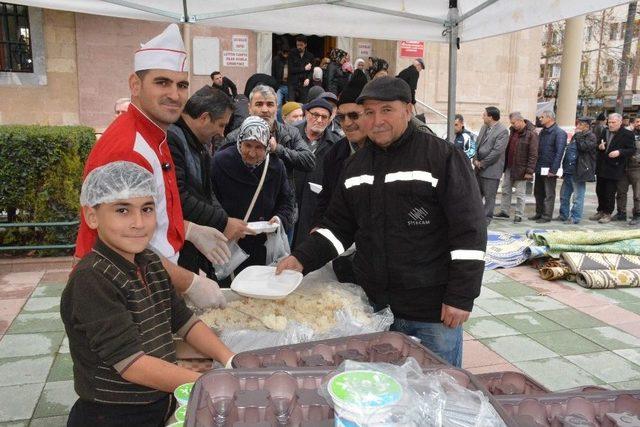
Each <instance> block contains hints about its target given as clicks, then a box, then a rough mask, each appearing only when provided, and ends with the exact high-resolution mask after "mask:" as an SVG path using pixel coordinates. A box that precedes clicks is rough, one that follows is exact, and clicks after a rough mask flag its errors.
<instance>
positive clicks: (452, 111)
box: [446, 0, 459, 143]
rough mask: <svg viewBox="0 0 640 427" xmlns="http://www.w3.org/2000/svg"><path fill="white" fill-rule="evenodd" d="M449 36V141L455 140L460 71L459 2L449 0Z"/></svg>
mask: <svg viewBox="0 0 640 427" xmlns="http://www.w3.org/2000/svg"><path fill="white" fill-rule="evenodd" d="M446 25H447V31H448V35H449V94H448V102H447V139H448V140H449V142H452V143H453V141H454V140H455V138H456V135H455V132H454V130H453V121H454V119H455V115H456V80H457V70H458V43H459V39H458V0H449V18H448V19H447V24H446Z"/></svg>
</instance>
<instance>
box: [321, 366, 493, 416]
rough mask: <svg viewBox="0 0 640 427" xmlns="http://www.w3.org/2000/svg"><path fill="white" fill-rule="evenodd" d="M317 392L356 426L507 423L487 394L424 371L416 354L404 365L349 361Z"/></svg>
mask: <svg viewBox="0 0 640 427" xmlns="http://www.w3.org/2000/svg"><path fill="white" fill-rule="evenodd" d="M336 372H337V374H335V375H332V376H331V377H329V378H328V379H327V380H325V381H324V382H323V384H322V386H321V388H320V389H319V390H318V392H319V393H320V394H321V395H322V396H323V397H324V398H325V399H326V400H327V401H328V402H330V403H332V405H333V407H334V410H335V416H336V418H337V419H338V418H341V419H343V420H344V421H350V422H353V423H354V424H355V425H358V426H362V427H364V426H374V425H375V426H403V427H414V426H415V427H418V426H425V425H429V426H444V427H503V426H505V423H504V421H503V420H502V419H501V418H500V416H499V415H498V413H497V412H496V410H495V409H494V407H493V405H492V404H491V402H490V401H489V399H488V397H487V396H485V395H484V394H482V392H479V391H473V390H469V389H467V388H465V387H463V386H461V385H460V384H458V382H457V381H456V380H455V379H454V378H453V377H452V376H450V375H448V374H446V373H445V372H443V371H438V370H436V371H433V372H423V371H422V369H421V367H420V365H418V363H417V362H416V361H415V359H412V358H409V359H407V362H406V363H405V364H403V365H402V366H397V365H391V364H387V363H361V362H354V361H351V360H348V361H345V362H344V363H343V364H342V365H340V367H339V368H338V369H337V370H336Z"/></svg>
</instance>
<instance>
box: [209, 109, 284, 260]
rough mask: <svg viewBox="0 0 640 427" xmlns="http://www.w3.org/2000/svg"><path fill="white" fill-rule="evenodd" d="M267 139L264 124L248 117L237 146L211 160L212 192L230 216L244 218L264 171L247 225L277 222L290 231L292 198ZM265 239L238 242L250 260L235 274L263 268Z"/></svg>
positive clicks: (282, 171) (256, 118)
mask: <svg viewBox="0 0 640 427" xmlns="http://www.w3.org/2000/svg"><path fill="white" fill-rule="evenodd" d="M270 137H271V136H270V131H269V125H268V124H267V122H266V121H264V120H263V119H262V118H260V117H258V116H249V117H247V118H246V119H245V120H244V122H242V126H240V132H239V133H238V137H237V143H236V145H233V144H229V145H227V146H225V147H224V148H223V149H222V150H221V151H219V152H217V153H216V154H215V155H214V156H213V162H212V165H211V169H212V181H213V191H214V192H215V195H216V197H217V198H218V201H219V202H220V204H221V205H222V207H223V208H224V210H225V211H226V212H227V214H228V215H229V216H231V217H234V218H245V216H246V214H247V210H249V207H250V205H251V200H252V199H253V196H254V194H255V193H256V190H257V189H258V185H259V183H260V179H261V177H262V174H263V172H264V168H265V167H266V168H267V171H266V175H265V178H264V183H263V185H262V188H261V189H260V193H259V194H258V197H257V198H256V202H255V205H254V206H253V208H252V209H251V212H250V214H249V217H248V218H247V219H246V221H247V222H253V221H269V222H270V223H274V222H277V223H279V224H280V227H284V228H285V230H289V229H290V228H291V227H292V224H291V218H292V217H293V205H294V202H293V198H294V195H293V193H292V191H291V187H290V186H289V180H288V179H287V171H286V168H285V166H284V163H282V160H280V159H279V158H278V157H277V156H270V155H269V139H270ZM267 159H268V161H267ZM266 239H267V238H266V236H265V234H264V233H263V234H258V235H255V236H247V237H245V238H244V239H242V240H240V241H238V245H239V246H240V247H241V248H242V249H243V250H244V251H245V252H246V253H247V254H249V258H248V259H247V260H246V261H245V262H243V263H242V264H240V266H239V267H238V268H237V269H236V273H239V272H240V271H241V270H242V269H244V268H245V267H247V266H249V265H265V262H266V256H267V252H266V247H265V246H264V243H265V242H266Z"/></svg>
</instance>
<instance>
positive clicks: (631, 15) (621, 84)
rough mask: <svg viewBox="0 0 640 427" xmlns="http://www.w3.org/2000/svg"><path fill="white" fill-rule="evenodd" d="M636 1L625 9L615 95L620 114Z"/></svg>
mask: <svg viewBox="0 0 640 427" xmlns="http://www.w3.org/2000/svg"><path fill="white" fill-rule="evenodd" d="M637 8H638V2H637V1H632V2H630V3H629V9H628V11H627V25H626V26H625V29H624V46H623V47H622V60H621V61H620V77H619V79H618V95H617V96H616V113H618V114H622V111H623V110H624V90H625V89H626V87H627V73H628V71H629V52H630V51H631V40H632V39H633V32H634V25H633V23H634V21H635V17H636V10H637Z"/></svg>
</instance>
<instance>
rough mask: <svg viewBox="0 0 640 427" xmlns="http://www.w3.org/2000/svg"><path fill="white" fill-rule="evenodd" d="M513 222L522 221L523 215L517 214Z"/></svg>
mask: <svg viewBox="0 0 640 427" xmlns="http://www.w3.org/2000/svg"><path fill="white" fill-rule="evenodd" d="M513 222H514V224H515V223H516V222H522V217H521V216H517V215H516V216H515V217H514V218H513Z"/></svg>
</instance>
